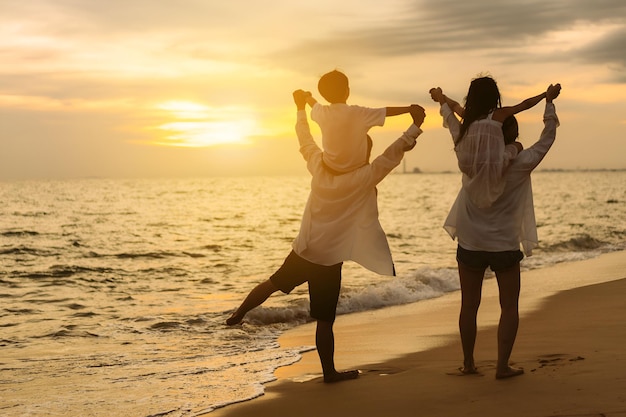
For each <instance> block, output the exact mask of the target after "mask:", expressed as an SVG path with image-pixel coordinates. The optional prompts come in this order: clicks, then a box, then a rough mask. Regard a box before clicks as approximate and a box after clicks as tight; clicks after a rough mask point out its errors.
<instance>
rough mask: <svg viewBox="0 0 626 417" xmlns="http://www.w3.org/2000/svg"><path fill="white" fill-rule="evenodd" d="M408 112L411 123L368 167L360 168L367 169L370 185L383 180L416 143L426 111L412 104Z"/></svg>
mask: <svg viewBox="0 0 626 417" xmlns="http://www.w3.org/2000/svg"><path fill="white" fill-rule="evenodd" d="M409 113H410V114H411V117H412V118H413V124H412V125H411V126H410V127H409V128H408V129H407V131H406V132H404V133H403V134H402V136H400V137H399V138H398V139H396V140H395V141H394V142H393V143H392V144H391V145H389V146H388V147H387V149H385V151H384V152H383V153H382V155H380V156H378V157H377V158H376V159H374V160H373V161H372V163H371V164H370V166H369V167H364V168H362V170H364V172H365V170H366V169H367V170H368V173H369V175H368V176H369V182H370V184H371V185H376V184H378V183H379V182H381V181H382V180H383V178H385V177H386V176H387V174H389V173H390V172H391V171H392V170H393V169H394V168H395V167H397V166H398V165H400V162H402V158H403V157H404V153H405V152H408V151H410V150H412V149H413V148H414V147H415V144H416V143H417V142H416V140H417V137H418V136H419V135H421V134H422V129H421V128H420V126H421V125H422V123H423V122H424V118H425V117H426V113H425V112H424V108H423V107H421V106H418V105H417V104H413V105H411V106H410V108H409Z"/></svg>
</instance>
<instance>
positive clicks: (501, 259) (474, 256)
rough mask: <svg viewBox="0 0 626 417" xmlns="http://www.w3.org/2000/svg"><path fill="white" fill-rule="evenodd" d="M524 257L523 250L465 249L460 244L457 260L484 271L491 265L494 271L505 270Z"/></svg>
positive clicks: (457, 250)
mask: <svg viewBox="0 0 626 417" xmlns="http://www.w3.org/2000/svg"><path fill="white" fill-rule="evenodd" d="M522 259H524V254H523V253H522V251H521V250H512V251H504V252H485V251H474V250H467V249H463V248H462V247H461V246H458V247H457V249H456V260H457V262H459V263H462V264H463V265H465V266H467V267H469V268H473V269H482V270H483V271H484V270H485V269H487V267H490V268H491V270H492V271H494V272H497V271H504V270H506V269H509V268H511V267H512V266H515V265H516V264H518V263H519V262H520V261H521V260H522Z"/></svg>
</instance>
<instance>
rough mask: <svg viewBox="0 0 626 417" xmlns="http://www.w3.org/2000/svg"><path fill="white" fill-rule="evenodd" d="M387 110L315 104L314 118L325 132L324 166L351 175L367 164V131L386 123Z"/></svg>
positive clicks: (312, 112)
mask: <svg viewBox="0 0 626 417" xmlns="http://www.w3.org/2000/svg"><path fill="white" fill-rule="evenodd" d="M386 113H387V110H386V108H384V107H383V108H377V109H372V108H369V107H362V106H354V105H348V104H345V103H335V104H331V105H328V106H326V105H322V104H320V103H316V104H315V105H314V106H313V108H312V109H311V119H312V120H314V121H315V122H317V124H318V125H319V126H320V129H321V131H322V148H324V163H325V164H326V165H327V166H328V167H329V168H331V169H333V170H335V171H337V172H342V173H345V172H350V171H352V170H355V169H357V168H360V167H362V166H363V165H365V164H366V163H367V160H366V159H367V132H368V131H369V130H370V129H371V128H372V127H374V126H383V125H384V124H385V116H386Z"/></svg>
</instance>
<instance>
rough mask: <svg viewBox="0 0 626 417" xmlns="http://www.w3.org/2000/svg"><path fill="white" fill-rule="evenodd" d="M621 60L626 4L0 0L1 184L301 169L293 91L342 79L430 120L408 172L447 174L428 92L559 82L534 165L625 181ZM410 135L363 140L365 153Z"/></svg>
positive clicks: (373, 98)
mask: <svg viewBox="0 0 626 417" xmlns="http://www.w3.org/2000/svg"><path fill="white" fill-rule="evenodd" d="M625 51H626V3H624V2H623V0H597V1H594V2H589V1H583V0H555V1H551V2H540V1H536V0H520V1H515V2H513V1H504V2H495V3H494V2H491V1H487V0H476V1H469V2H465V3H462V2H452V1H449V0H442V1H437V2H434V1H420V0H390V1H387V2H380V1H371V0H365V1H356V0H346V1H343V2H336V1H328V0H319V1H316V2H297V1H296V2H293V1H287V0H279V1H271V2H269V3H268V2H265V3H264V2H256V1H251V0H241V1H238V0H235V1H232V2H219V3H218V2H211V1H201V0H179V1H176V2H153V1H149V0H128V1H125V2H114V3H111V2H102V1H97V0H81V1H74V0H55V1H52V0H30V1H27V2H25V1H14V0H2V1H0V61H1V62H2V65H1V66H0V180H10V179H40V178H41V179H47V178H50V179H56V178H83V177H114V178H115V177H117V178H120V177H123V178H128V177H172V176H173V177H187V176H216V175H220V176H221V175H289V174H299V173H305V167H304V162H303V160H302V157H301V156H300V155H299V153H298V146H297V142H296V139H295V133H294V128H293V127H294V124H295V106H294V105H293V101H292V98H291V92H292V91H293V90H294V89H298V88H303V89H307V90H311V91H312V93H313V94H314V95H315V96H316V97H317V98H318V99H319V100H320V101H322V99H321V97H320V96H319V93H318V92H317V88H316V86H317V80H318V78H319V76H320V75H322V74H323V73H325V72H327V71H329V70H332V69H335V68H337V69H339V70H341V71H343V72H345V73H346V74H347V75H348V77H349V78H350V83H351V96H350V98H349V100H348V103H349V104H359V105H364V106H369V107H383V106H400V105H408V104H411V103H418V104H421V105H422V106H424V107H426V112H427V119H426V122H425V124H424V127H423V128H424V134H423V135H422V136H421V137H420V139H419V140H418V145H417V147H416V148H415V150H413V151H412V152H411V153H410V154H408V156H407V162H406V167H407V170H409V171H410V170H412V169H413V168H414V167H418V168H419V169H421V170H422V171H423V172H430V171H456V170H457V168H456V160H455V157H454V155H453V153H452V145H451V140H450V137H449V135H448V133H447V132H446V130H444V129H443V128H442V126H441V117H440V116H439V114H438V106H437V105H435V103H433V102H432V101H431V100H430V97H429V95H428V90H429V89H430V88H431V87H435V86H440V87H442V88H443V89H444V92H446V93H447V94H449V95H450V96H452V97H454V98H456V99H458V100H462V99H463V97H464V96H465V94H466V92H467V87H468V85H469V82H470V81H471V79H472V78H474V77H476V76H478V75H480V74H485V73H487V74H490V75H492V76H493V77H494V78H495V79H496V80H497V82H498V85H499V87H500V91H501V93H502V98H503V104H504V105H512V104H515V103H517V102H519V101H521V100H523V99H525V98H527V97H529V96H533V95H536V94H539V93H541V92H542V91H544V90H545V88H546V87H547V86H548V85H549V84H550V83H555V82H560V83H561V84H562V86H563V90H562V93H561V96H560V97H559V98H558V99H557V100H556V106H557V113H558V115H559V118H560V121H561V126H560V128H559V130H558V132H557V142H556V143H555V145H554V147H553V149H552V151H551V152H550V153H549V154H548V156H547V157H546V159H545V160H544V161H543V163H542V165H541V166H540V168H541V169H625V168H626V158H625V157H624V155H626V53H625ZM543 107H544V104H543V103H541V104H539V105H538V106H537V107H535V108H533V109H531V110H529V111H527V112H525V113H523V114H521V115H519V121H520V132H521V135H520V136H521V140H522V142H523V143H524V145H525V146H530V145H531V144H532V143H534V142H535V141H536V140H537V138H538V135H539V133H540V131H541V128H542V120H541V119H542V112H543ZM409 124H410V117H409V116H408V115H404V116H398V117H394V118H389V119H387V122H386V124H385V126H384V127H377V128H374V129H372V131H371V132H370V133H371V135H372V137H373V138H374V143H375V147H374V153H377V152H380V151H382V149H383V148H384V146H386V145H387V144H388V143H389V142H390V141H391V140H393V139H395V138H396V137H397V136H399V135H400V133H401V132H402V131H403V130H404V129H405V128H406V127H408V126H409ZM312 127H313V130H314V135H315V137H316V138H317V139H320V133H319V130H318V129H317V126H316V125H315V124H314V123H312ZM400 169H402V166H401V167H400Z"/></svg>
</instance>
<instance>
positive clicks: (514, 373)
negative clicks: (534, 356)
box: [496, 366, 524, 379]
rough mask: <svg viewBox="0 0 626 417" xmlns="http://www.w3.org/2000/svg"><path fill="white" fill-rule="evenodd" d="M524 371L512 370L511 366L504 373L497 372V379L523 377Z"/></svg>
mask: <svg viewBox="0 0 626 417" xmlns="http://www.w3.org/2000/svg"><path fill="white" fill-rule="evenodd" d="M523 373H524V370H523V369H522V368H511V367H510V366H509V367H507V369H505V370H503V371H498V372H496V379H505V378H512V377H514V376H518V375H522V374H523Z"/></svg>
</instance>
